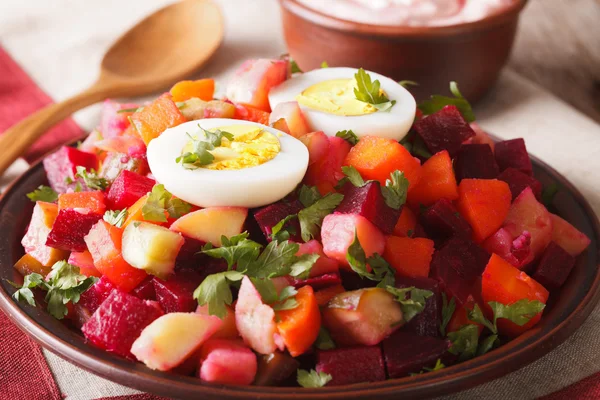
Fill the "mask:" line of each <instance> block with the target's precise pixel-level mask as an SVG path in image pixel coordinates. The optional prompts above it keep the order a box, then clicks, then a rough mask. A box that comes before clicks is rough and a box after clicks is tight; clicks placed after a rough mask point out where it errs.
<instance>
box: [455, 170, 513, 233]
mask: <svg viewBox="0 0 600 400" xmlns="http://www.w3.org/2000/svg"><path fill="white" fill-rule="evenodd" d="M511 201H512V194H511V192H510V188H509V186H508V184H507V183H506V182H503V181H499V180H497V179H463V180H462V181H461V182H460V185H458V200H457V202H456V208H457V209H458V211H459V212H460V214H461V215H462V216H463V218H464V219H465V220H466V221H467V222H468V223H469V224H470V225H471V227H472V228H473V239H474V240H475V241H476V242H478V243H481V242H483V241H484V240H485V239H486V238H487V237H489V236H490V235H492V234H493V233H494V232H496V231H497V230H498V229H499V228H500V227H501V226H502V223H503V222H504V220H505V219H506V216H507V215H508V210H509V208H510V203H511Z"/></svg>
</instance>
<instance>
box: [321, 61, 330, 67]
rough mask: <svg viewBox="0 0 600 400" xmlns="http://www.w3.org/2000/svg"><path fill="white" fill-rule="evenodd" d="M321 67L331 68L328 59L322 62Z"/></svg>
mask: <svg viewBox="0 0 600 400" xmlns="http://www.w3.org/2000/svg"><path fill="white" fill-rule="evenodd" d="M321 68H329V64H327V61H323V62H322V63H321Z"/></svg>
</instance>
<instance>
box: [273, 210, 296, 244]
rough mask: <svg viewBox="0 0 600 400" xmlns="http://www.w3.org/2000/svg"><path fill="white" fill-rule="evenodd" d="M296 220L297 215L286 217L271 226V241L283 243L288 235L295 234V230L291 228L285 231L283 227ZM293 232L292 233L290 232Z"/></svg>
mask: <svg viewBox="0 0 600 400" xmlns="http://www.w3.org/2000/svg"><path fill="white" fill-rule="evenodd" d="M296 218H298V214H291V215H288V216H287V217H285V218H284V219H282V220H281V221H279V222H278V223H276V224H275V226H273V228H271V240H278V241H283V240H288V239H289V238H290V234H295V233H296V232H295V229H293V227H291V228H289V229H287V230H285V229H283V228H284V227H285V225H286V224H287V223H288V222H289V221H291V220H293V219H296ZM290 231H293V232H290Z"/></svg>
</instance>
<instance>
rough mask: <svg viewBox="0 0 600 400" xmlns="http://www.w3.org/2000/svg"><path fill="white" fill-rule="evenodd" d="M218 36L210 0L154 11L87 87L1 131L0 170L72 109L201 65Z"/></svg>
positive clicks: (150, 88)
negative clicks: (94, 81)
mask: <svg viewBox="0 0 600 400" xmlns="http://www.w3.org/2000/svg"><path fill="white" fill-rule="evenodd" d="M222 39H223V19H222V16H221V12H220V10H219V8H218V7H217V6H216V5H215V4H214V3H213V2H212V1H210V0H184V1H181V2H178V3H175V4H172V5H170V6H167V7H165V8H162V9H160V10H158V11H156V12H155V13H154V14H152V15H150V16H149V17H147V18H146V19H144V20H143V21H141V22H140V23H139V24H137V25H136V26H134V27H133V28H132V29H131V30H130V31H129V32H127V33H125V34H124V35H123V36H122V37H121V38H120V39H118V40H117V41H116V42H115V43H114V44H113V45H112V47H111V48H110V49H109V50H108V52H107V53H106V54H105V55H104V59H103V60H102V64H101V67H100V76H99V77H98V80H97V81H96V83H94V84H93V85H92V86H91V87H90V88H88V89H87V90H85V91H83V92H82V93H80V94H78V95H76V96H74V97H71V98H70V99H67V100H65V101H63V102H61V103H56V104H51V105H49V106H47V107H45V108H43V109H41V110H39V111H38V112H36V113H35V114H33V115H31V116H29V117H27V118H25V119H24V120H23V121H21V122H19V123H18V124H16V125H14V126H13V127H11V128H10V129H8V130H7V131H6V132H4V134H2V135H1V136H0V175H2V174H4V172H5V171H6V169H7V168H8V167H9V166H10V165H11V164H12V163H13V162H14V161H15V160H16V159H17V158H19V157H20V156H21V155H22V154H23V153H24V152H25V151H26V150H27V149H28V148H29V146H31V145H32V144H33V143H34V142H35V141H36V140H37V139H38V138H39V137H40V136H42V134H44V133H45V132H47V131H48V129H50V128H51V127H53V126H54V125H56V124H57V123H59V122H60V121H62V120H64V119H65V118H67V117H68V116H70V115H71V114H73V113H74V112H75V111H78V110H80V109H82V108H84V107H87V106H89V105H91V104H94V103H96V102H98V101H101V100H103V99H105V98H107V97H131V96H141V95H145V94H150V93H154V92H157V91H159V90H161V89H164V88H166V87H168V86H169V85H172V84H173V83H175V82H176V81H178V80H181V79H182V78H184V77H186V76H189V75H190V74H191V73H192V72H194V71H195V70H197V69H198V68H200V66H201V65H203V64H204V63H205V62H206V61H207V60H208V59H209V58H210V57H211V56H212V55H213V53H214V52H215V51H216V50H217V48H218V47H219V45H220V44H221V41H222ZM66 78H68V77H66Z"/></svg>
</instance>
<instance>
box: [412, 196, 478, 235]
mask: <svg viewBox="0 0 600 400" xmlns="http://www.w3.org/2000/svg"><path fill="white" fill-rule="evenodd" d="M419 223H420V225H421V226H422V227H423V229H424V230H425V232H427V236H428V237H431V238H433V239H435V240H436V241H440V240H446V239H449V238H451V237H453V236H461V237H465V238H470V237H471V236H472V229H471V225H469V223H468V222H467V221H465V219H464V218H463V217H462V215H460V213H459V212H458V210H457V209H456V208H455V207H454V205H453V204H452V202H451V201H450V200H447V199H440V200H438V201H436V202H435V203H434V204H433V205H432V206H431V207H429V208H428V209H426V210H425V211H424V212H422V213H421V215H419Z"/></svg>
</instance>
